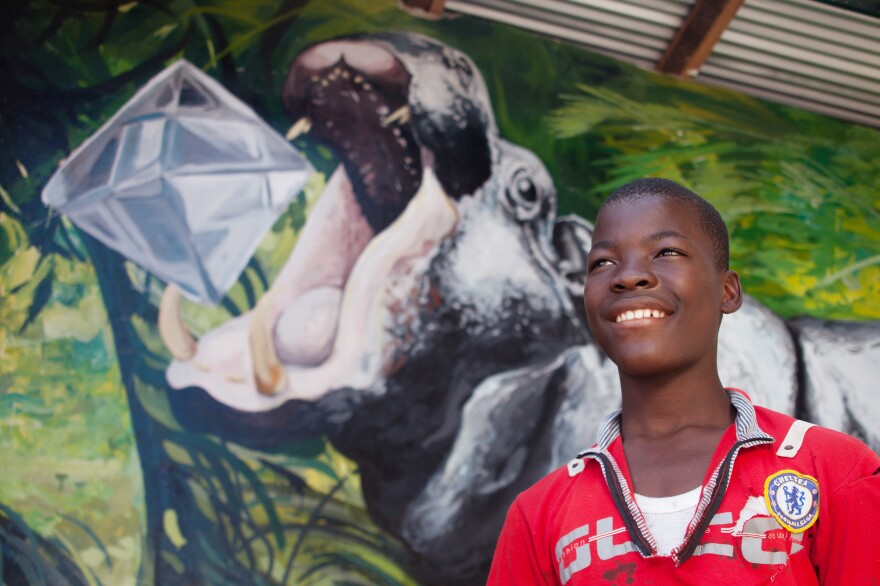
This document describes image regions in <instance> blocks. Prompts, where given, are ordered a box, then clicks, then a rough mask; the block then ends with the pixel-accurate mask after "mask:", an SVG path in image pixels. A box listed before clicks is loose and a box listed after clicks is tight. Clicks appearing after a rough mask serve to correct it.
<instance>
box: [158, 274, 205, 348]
mask: <svg viewBox="0 0 880 586" xmlns="http://www.w3.org/2000/svg"><path fill="white" fill-rule="evenodd" d="M158 322H159V336H160V337H161V338H162V341H163V342H165V346H166V347H167V348H168V350H169V351H170V352H171V355H172V356H174V358H176V359H177V360H183V361H186V360H189V359H191V358H192V357H193V356H195V354H196V350H198V344H197V343H196V341H195V339H193V337H192V334H190V333H189V329H188V328H187V327H186V325H185V324H184V323H183V320H182V319H181V317H180V289H178V288H177V285H175V284H174V283H170V284H169V285H168V286H167V287H165V291H163V292H162V300H161V301H160V302H159V320H158Z"/></svg>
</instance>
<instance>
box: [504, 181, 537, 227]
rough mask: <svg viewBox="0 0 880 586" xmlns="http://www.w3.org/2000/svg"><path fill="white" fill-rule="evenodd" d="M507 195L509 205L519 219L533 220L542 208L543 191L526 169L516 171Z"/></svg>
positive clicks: (506, 192) (509, 184) (506, 191)
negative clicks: (541, 191)
mask: <svg viewBox="0 0 880 586" xmlns="http://www.w3.org/2000/svg"><path fill="white" fill-rule="evenodd" d="M505 195H506V197H507V204H508V206H509V207H510V208H511V210H512V211H514V212H515V213H516V217H517V219H519V220H531V219H532V218H534V217H535V216H536V215H537V214H538V212H539V211H540V210H541V193H540V191H539V189H538V187H537V186H536V185H535V182H534V181H532V176H531V174H530V173H529V172H528V171H527V170H526V169H523V168H520V169H517V170H516V172H514V174H513V176H512V177H511V179H510V183H508V185H507V189H506V190H505Z"/></svg>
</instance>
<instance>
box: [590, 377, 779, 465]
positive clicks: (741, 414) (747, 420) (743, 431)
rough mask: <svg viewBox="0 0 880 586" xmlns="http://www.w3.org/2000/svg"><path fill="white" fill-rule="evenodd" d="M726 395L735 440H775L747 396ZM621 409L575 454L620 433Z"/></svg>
mask: <svg viewBox="0 0 880 586" xmlns="http://www.w3.org/2000/svg"><path fill="white" fill-rule="evenodd" d="M724 390H725V391H727V396H728V397H730V403H731V404H732V405H733V407H734V409H736V422H735V423H736V439H737V441H748V440H755V439H763V440H770V441H775V438H774V437H773V436H772V435H770V434H768V433H766V432H765V431H764V430H763V429H761V427H760V426H759V425H758V416H757V415H756V414H755V407H754V406H753V405H752V402H751V401H750V400H749V397H748V396H747V395H746V394H745V393H744V392H743V391H741V390H739V389H733V388H730V389H724ZM620 415H621V410H620V409H618V410H617V411H614V412H612V413H610V414H609V415H608V416H607V417H606V418H605V419H603V420H602V424H601V425H600V426H599V434H598V437H597V439H596V445H595V446H594V447H592V448H590V449H588V450H584V451H582V452H581V453H580V454H578V455H577V457H578V458H583V457H584V456H585V455H586V454H587V453H588V452H595V451H601V450H606V449H607V448H608V446H610V445H611V443H612V442H613V441H614V440H615V439H617V437H618V436H619V435H620V419H621V417H620Z"/></svg>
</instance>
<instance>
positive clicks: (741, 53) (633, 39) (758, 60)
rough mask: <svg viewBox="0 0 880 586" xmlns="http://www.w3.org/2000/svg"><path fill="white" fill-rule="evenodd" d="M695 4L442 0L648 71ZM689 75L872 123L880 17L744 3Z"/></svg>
mask: <svg viewBox="0 0 880 586" xmlns="http://www.w3.org/2000/svg"><path fill="white" fill-rule="evenodd" d="M693 4H694V0H447V2H446V10H447V11H449V12H451V13H460V14H468V15H471V16H476V17H480V18H486V19H489V20H493V21H497V22H502V23H505V24H509V25H512V26H516V27H519V28H523V29H526V30H530V31H533V32H536V33H540V34H543V35H548V36H550V37H553V38H557V39H561V40H564V41H567V42H571V43H575V44H578V45H582V46H584V47H586V48H588V49H590V50H593V51H596V52H598V53H602V54H605V55H608V56H611V57H614V58H616V59H620V60H622V61H626V62H629V63H634V64H636V65H638V66H640V67H643V68H646V69H652V70H653V69H655V67H656V65H657V63H658V62H659V61H660V58H661V56H662V55H663V54H664V52H665V51H666V48H667V46H668V45H669V43H670V41H671V40H672V38H673V37H674V36H675V34H676V32H677V31H678V29H679V28H680V27H681V25H682V23H683V22H684V20H685V18H686V17H687V15H688V13H689V12H690V10H691V7H692V5H693ZM689 73H691V74H692V76H693V77H694V79H696V80H697V81H702V82H705V83H708V84H713V85H718V86H723V87H727V88H731V89H734V90H737V91H741V92H743V93H746V94H750V95H754V96H757V97H761V98H765V99H768V100H771V101H776V102H780V103H783V104H789V105H793V106H797V107H800V108H803V109H805V110H811V111H815V112H820V113H823V114H827V115H830V116H835V117H838V118H842V119H845V120H849V121H853V122H857V123H861V124H866V125H870V126H876V127H880V18H876V17H872V16H868V15H864V14H859V13H856V12H852V11H849V10H843V9H841V8H837V7H834V6H829V5H826V4H821V3H819V2H814V1H812V0H746V1H745V3H744V4H743V5H742V6H741V7H740V9H739V11H738V12H737V13H736V16H735V17H734V18H733V20H732V21H731V22H730V24H729V25H728V27H727V29H726V30H725V32H724V33H723V34H722V36H721V39H720V40H719V41H718V43H717V44H716V45H715V46H714V48H713V50H712V52H711V54H710V55H709V57H708V58H707V59H706V61H705V62H704V63H703V65H702V66H701V67H700V68H699V71H696V72H689Z"/></svg>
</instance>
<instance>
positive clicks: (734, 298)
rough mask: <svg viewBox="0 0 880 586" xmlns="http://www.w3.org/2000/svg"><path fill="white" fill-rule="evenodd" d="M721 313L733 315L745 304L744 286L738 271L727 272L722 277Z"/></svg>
mask: <svg viewBox="0 0 880 586" xmlns="http://www.w3.org/2000/svg"><path fill="white" fill-rule="evenodd" d="M722 278H723V279H724V281H723V282H722V287H723V290H722V292H723V296H722V297H721V313H733V312H734V311H736V310H737V309H739V308H740V307H742V304H743V292H742V284H741V283H740V282H739V274H738V273H737V272H736V271H725V272H724V275H723V277H722Z"/></svg>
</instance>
